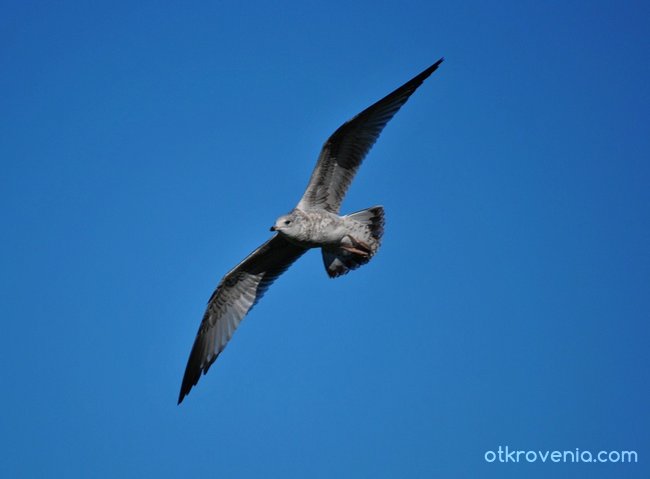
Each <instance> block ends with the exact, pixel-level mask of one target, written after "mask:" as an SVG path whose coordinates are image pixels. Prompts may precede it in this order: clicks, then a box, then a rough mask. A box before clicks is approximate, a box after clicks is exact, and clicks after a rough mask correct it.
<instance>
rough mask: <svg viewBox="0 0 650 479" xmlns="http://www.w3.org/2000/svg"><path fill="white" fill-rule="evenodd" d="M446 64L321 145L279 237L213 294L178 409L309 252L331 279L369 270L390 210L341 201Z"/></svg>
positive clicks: (387, 98)
mask: <svg viewBox="0 0 650 479" xmlns="http://www.w3.org/2000/svg"><path fill="white" fill-rule="evenodd" d="M442 61H443V59H442V58H441V59H440V60H438V61H437V62H435V63H434V64H433V65H431V66H430V67H429V68H427V69H426V70H424V71H423V72H422V73H420V74H419V75H417V76H415V77H414V78H412V79H411V80H409V81H408V82H406V83H405V84H404V85H402V86H401V87H399V88H397V89H396V90H395V91H393V92H392V93H390V94H388V95H387V96H385V97H384V98H382V99H381V100H379V101H378V102H377V103H375V104H373V105H371V106H370V107H368V108H366V109H365V110H363V111H362V112H361V113H359V114H358V115H356V116H355V117H354V118H352V119H351V120H349V121H347V122H346V123H344V124H343V125H341V126H340V127H339V128H338V129H337V130H336V131H335V132H334V133H333V134H332V136H330V137H329V138H328V140H327V141H326V142H325V144H324V145H323V148H322V150H321V153H320V156H319V157H318V161H317V163H316V167H315V168H314V171H313V172H312V174H311V178H310V179H309V184H308V185H307V189H306V190H305V193H304V194H303V196H302V198H301V200H300V202H299V203H298V205H297V206H296V207H295V208H294V209H293V210H292V211H291V212H289V213H288V214H286V215H283V216H280V217H279V218H278V219H277V220H276V221H275V224H274V225H273V226H272V227H271V231H274V232H275V234H274V235H273V236H272V237H271V239H269V240H268V241H267V242H266V243H264V244H263V245H262V246H260V247H259V248H257V249H256V250H255V251H253V252H252V253H251V254H250V255H248V256H247V257H246V258H245V259H244V260H243V261H242V262H241V263H239V264H238V265H237V266H235V267H234V268H233V269H232V270H231V271H230V272H228V273H227V274H226V275H225V276H224V277H223V279H222V280H221V282H220V283H219V285H218V286H217V289H216V290H215V291H214V293H212V296H211V297H210V300H209V301H208V306H207V308H206V311H205V314H204V315H203V320H202V321H201V325H200V326H199V331H198V333H197V334H196V339H195V340H194V345H193V346H192V351H191V352H190V357H189V359H188V361H187V367H186V368H185V375H184V376H183V382H182V384H181V390H180V394H179V396H178V404H180V403H181V402H182V401H183V399H184V398H185V396H187V395H188V394H189V392H190V390H191V389H192V387H193V386H195V385H196V384H197V382H198V381H199V378H200V377H201V373H203V374H206V373H207V372H208V369H210V366H211V365H212V363H214V361H215V360H216V359H217V357H218V356H219V354H220V353H221V352H222V351H223V350H224V348H225V347H226V344H228V341H229V340H230V338H231V337H232V335H233V333H234V331H235V329H237V326H239V323H240V322H241V321H242V319H244V316H246V314H247V313H248V312H249V311H250V310H251V308H252V307H253V306H254V305H255V304H257V302H258V301H259V300H260V299H261V298H262V296H263V295H264V293H265V292H266V290H267V289H268V288H269V286H271V284H272V283H273V281H275V280H276V279H277V277H278V276H280V275H281V274H282V273H284V272H285V271H286V270H287V268H289V266H291V265H292V264H293V262H294V261H296V260H297V259H298V258H300V256H302V255H303V254H304V253H305V252H306V251H307V250H309V249H311V248H320V249H321V252H322V255H323V262H324V264H325V270H326V271H327V274H328V275H329V276H330V277H331V278H336V277H338V276H341V275H343V274H346V273H347V272H349V271H350V270H353V269H356V268H358V267H359V266H362V265H364V264H366V263H367V262H368V261H370V259H371V258H372V257H373V255H374V254H375V253H376V252H377V249H378V248H379V245H380V242H381V237H382V234H383V232H384V210H383V208H382V207H381V206H373V207H371V208H367V209H365V210H362V211H358V212H356V213H352V214H349V215H344V216H340V215H339V209H340V206H341V201H342V200H343V197H344V196H345V193H346V192H347V190H348V187H349V186H350V183H351V182H352V179H353V178H354V175H355V174H356V172H357V170H358V169H359V166H360V165H361V162H362V161H363V159H364V157H365V156H366V154H367V153H368V151H370V148H372V145H373V144H374V143H375V141H377V138H378V137H379V134H380V133H381V131H382V130H383V129H384V127H385V126H386V124H387V123H388V122H389V121H390V119H391V118H393V116H394V115H395V113H397V111H398V110H399V109H400V108H401V107H402V105H404V103H406V101H407V100H408V99H409V97H410V96H411V95H412V94H413V92H415V90H416V89H417V88H418V87H419V86H420V85H421V84H422V82H424V80H425V79H426V78H427V77H428V76H429V75H431V74H432V73H433V72H434V71H436V69H437V68H438V66H439V65H440V64H441V63H442Z"/></svg>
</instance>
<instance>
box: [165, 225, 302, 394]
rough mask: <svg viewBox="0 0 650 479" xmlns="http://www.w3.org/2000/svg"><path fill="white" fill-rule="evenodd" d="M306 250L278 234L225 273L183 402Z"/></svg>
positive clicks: (199, 338)
mask: <svg viewBox="0 0 650 479" xmlns="http://www.w3.org/2000/svg"><path fill="white" fill-rule="evenodd" d="M305 251H307V250H306V249H304V248H301V247H299V246H296V245H293V244H291V243H289V242H288V241H287V240H286V239H284V238H283V237H282V236H280V235H278V234H276V235H275V236H273V237H272V238H271V239H270V240H269V241H267V242H266V243H264V244H263V245H262V246H260V247H259V248H257V249H256V250H255V251H253V252H252V253H251V254H250V255H248V257H247V258H246V259H245V260H244V261H242V262H241V263H239V264H238V265H237V266H236V267H235V268H233V269H232V271H230V272H229V273H228V274H226V275H225V276H224V277H223V279H222V280H221V282H220V283H219V286H217V289H216V290H215V291H214V293H212V296H211V297H210V300H209V301H208V307H207V309H206V311H205V314H204V315H203V321H201V326H200V327H199V331H198V333H197V334H196V339H195V340H194V345H193V346H192V352H191V353H190V357H189V359H188V361H187V367H186V368H185V375H184V376H183V383H182V385H181V391H180V394H179V396H178V403H179V404H180V403H181V401H183V398H184V397H185V396H187V395H188V394H189V392H190V389H192V387H193V386H195V385H196V383H197V382H198V381H199V378H200V377H201V373H203V374H205V373H207V372H208V369H210V366H211V365H212V363H213V362H214V361H215V360H216V359H217V356H219V354H220V353H221V351H223V349H224V348H225V347H226V344H227V343H228V341H229V340H230V338H231V337H232V335H233V333H234V331H235V329H236V328H237V326H239V323H240V322H241V320H242V319H244V316H246V314H247V313H248V312H249V311H250V310H251V308H252V307H253V306H254V305H255V304H256V303H257V302H258V301H259V300H260V298H261V297H262V296H263V295H264V293H265V292H266V290H267V289H268V287H269V286H270V285H271V283H273V281H275V279H276V278H277V277H278V276H280V275H281V274H282V273H283V272H285V271H286V270H287V268H289V266H291V264H292V263H293V262H294V261H296V260H297V259H298V258H299V257H300V256H302V254H303V253H304V252H305Z"/></svg>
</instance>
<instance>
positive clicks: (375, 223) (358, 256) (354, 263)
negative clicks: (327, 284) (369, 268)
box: [322, 206, 384, 278]
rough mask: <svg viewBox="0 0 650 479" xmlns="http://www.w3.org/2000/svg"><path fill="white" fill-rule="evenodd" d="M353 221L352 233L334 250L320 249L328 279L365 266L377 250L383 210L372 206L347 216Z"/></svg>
mask: <svg viewBox="0 0 650 479" xmlns="http://www.w3.org/2000/svg"><path fill="white" fill-rule="evenodd" d="M345 218H350V219H352V220H354V221H355V222H356V223H357V225H355V227H354V228H353V229H354V232H353V233H352V234H350V235H348V236H346V237H345V238H344V239H343V241H341V243H340V245H339V246H338V247H335V248H332V247H330V248H322V251H323V263H325V269H326V270H327V274H328V275H329V277H330V278H336V277H337V276H341V275H344V274H346V273H347V272H348V271H350V270H352V269H357V268H358V267H359V266H361V265H364V264H366V263H367V262H368V261H370V258H372V257H373V256H374V254H375V253H376V252H377V250H378V249H379V246H380V244H381V236H382V235H383V234H384V208H382V207H381V206H373V207H372V208H367V209H365V210H361V211H357V212H356V213H352V214H350V215H347V216H346V217H345Z"/></svg>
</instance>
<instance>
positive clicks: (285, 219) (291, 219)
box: [271, 211, 300, 236]
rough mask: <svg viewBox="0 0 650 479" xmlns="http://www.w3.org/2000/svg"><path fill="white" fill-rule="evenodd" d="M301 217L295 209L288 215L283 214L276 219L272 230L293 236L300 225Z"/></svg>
mask: <svg viewBox="0 0 650 479" xmlns="http://www.w3.org/2000/svg"><path fill="white" fill-rule="evenodd" d="M299 219H300V218H299V217H298V215H297V214H296V213H295V211H292V212H291V213H289V214H288V215H282V216H280V217H279V218H278V219H277V220H275V224H274V225H273V226H271V231H277V232H279V233H283V234H285V235H287V236H292V233H293V232H294V230H296V229H297V227H298V222H299Z"/></svg>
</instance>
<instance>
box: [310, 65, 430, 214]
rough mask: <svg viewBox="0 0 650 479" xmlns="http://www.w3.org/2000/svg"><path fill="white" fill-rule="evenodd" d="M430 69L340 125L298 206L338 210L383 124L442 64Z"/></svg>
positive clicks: (329, 140)
mask: <svg viewBox="0 0 650 479" xmlns="http://www.w3.org/2000/svg"><path fill="white" fill-rule="evenodd" d="M442 61H443V59H442V58H441V59H440V60H438V61H437V62H435V63H434V64H433V65H431V66H430V67H429V68H427V69H426V70H424V71H423V72H422V73H420V74H419V75H416V76H415V77H414V78H412V79H411V80H409V81H407V82H406V83H405V84H404V85H402V86H401V87H399V88H398V89H397V90H395V91H393V92H392V93H389V94H388V95H386V96H385V97H384V98H382V99H381V100H379V101H378V102H377V103H375V104H373V105H371V106H369V107H368V108H366V109H365V110H363V111H362V112H361V113H359V114H358V115H357V116H355V117H354V118H352V119H351V120H350V121H348V122H346V123H344V124H343V125H341V126H340V127H339V128H338V130H336V131H335V132H334V133H333V134H332V136H330V137H329V139H328V140H327V141H326V142H325V144H324V145H323V149H322V150H321V153H320V156H319V157H318V161H317V162H316V167H315V168H314V171H313V172H312V174H311V178H310V179H309V184H308V185H307V189H306V190H305V193H304V195H303V197H302V198H301V200H300V202H299V203H298V208H299V209H301V210H307V209H314V208H315V209H324V210H327V211H330V212H332V213H338V212H339V208H340V207H341V201H343V197H344V196H345V193H346V191H347V190H348V187H349V186H350V183H351V182H352V179H353V178H354V175H355V174H356V172H357V170H358V169H359V166H360V165H361V162H362V161H363V159H364V157H365V156H366V154H367V153H368V151H370V148H372V145H374V143H375V141H377V138H378V137H379V134H380V133H381V131H382V130H383V129H384V127H385V126H386V124H387V123H388V122H389V121H390V119H391V118H393V116H394V115H395V113H397V111H398V110H399V109H400V108H401V107H402V106H403V105H404V103H406V101H407V100H408V99H409V97H410V96H411V95H412V94H413V92H415V90H417V88H418V87H419V86H420V85H422V82H423V81H424V80H426V79H427V77H428V76H429V75H431V74H432V73H433V72H434V71H436V69H437V68H438V66H439V65H440V64H441V63H442Z"/></svg>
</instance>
